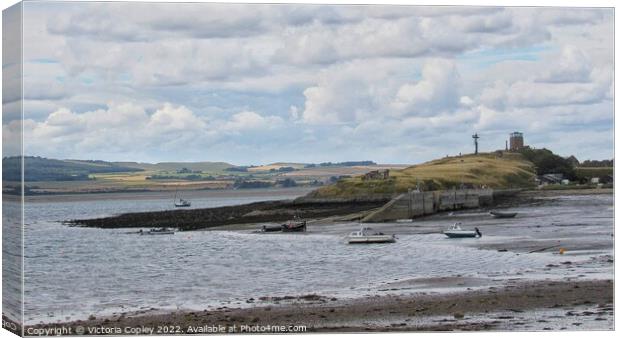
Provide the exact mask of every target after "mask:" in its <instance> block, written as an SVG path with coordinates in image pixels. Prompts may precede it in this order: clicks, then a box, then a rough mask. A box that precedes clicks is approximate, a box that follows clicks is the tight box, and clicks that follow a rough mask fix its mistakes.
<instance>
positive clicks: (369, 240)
mask: <svg viewBox="0 0 620 338" xmlns="http://www.w3.org/2000/svg"><path fill="white" fill-rule="evenodd" d="M347 242H348V243H349V244H379V243H394V242H396V239H395V238H394V237H393V236H363V237H348V238H347Z"/></svg>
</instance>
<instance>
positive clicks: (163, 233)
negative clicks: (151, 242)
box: [141, 231, 174, 236]
mask: <svg viewBox="0 0 620 338" xmlns="http://www.w3.org/2000/svg"><path fill="white" fill-rule="evenodd" d="M141 235H150V236H153V235H174V231H154V232H149V231H147V232H143V233H141Z"/></svg>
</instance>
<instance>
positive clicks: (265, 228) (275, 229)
mask: <svg viewBox="0 0 620 338" xmlns="http://www.w3.org/2000/svg"><path fill="white" fill-rule="evenodd" d="M261 231H262V232H280V231H282V226H281V225H278V226H263V227H262V228H261Z"/></svg>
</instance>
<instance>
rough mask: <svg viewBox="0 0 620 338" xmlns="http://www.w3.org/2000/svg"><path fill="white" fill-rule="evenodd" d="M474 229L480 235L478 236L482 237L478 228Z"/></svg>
mask: <svg viewBox="0 0 620 338" xmlns="http://www.w3.org/2000/svg"><path fill="white" fill-rule="evenodd" d="M474 230H476V235H478V237H482V233H481V232H480V230H478V228H474Z"/></svg>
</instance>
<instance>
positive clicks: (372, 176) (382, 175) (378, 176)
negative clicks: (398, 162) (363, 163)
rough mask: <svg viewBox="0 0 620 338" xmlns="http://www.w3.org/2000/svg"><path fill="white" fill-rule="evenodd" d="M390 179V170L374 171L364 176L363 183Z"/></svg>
mask: <svg viewBox="0 0 620 338" xmlns="http://www.w3.org/2000/svg"><path fill="white" fill-rule="evenodd" d="M389 177H390V169H385V170H373V171H371V172H367V173H365V174H364V176H362V181H367V180H386V179H388V178H389Z"/></svg>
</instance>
